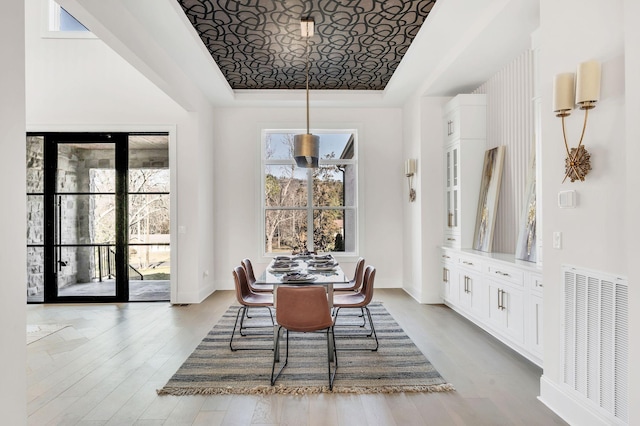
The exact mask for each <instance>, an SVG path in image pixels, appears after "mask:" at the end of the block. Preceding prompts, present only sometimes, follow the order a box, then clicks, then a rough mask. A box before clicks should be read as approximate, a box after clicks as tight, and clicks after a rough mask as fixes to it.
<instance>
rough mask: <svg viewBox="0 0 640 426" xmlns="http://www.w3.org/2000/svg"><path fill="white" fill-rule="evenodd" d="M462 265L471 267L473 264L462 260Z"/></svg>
mask: <svg viewBox="0 0 640 426" xmlns="http://www.w3.org/2000/svg"><path fill="white" fill-rule="evenodd" d="M462 263H464V264H465V265H469V266H473V262H467V261H466V260H463V261H462Z"/></svg>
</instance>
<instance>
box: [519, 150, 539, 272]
mask: <svg viewBox="0 0 640 426" xmlns="http://www.w3.org/2000/svg"><path fill="white" fill-rule="evenodd" d="M516 259H521V260H526V261H528V262H536V261H537V251H536V161H535V153H532V155H531V163H530V165H529V174H528V176H527V187H526V192H525V203H524V206H523V209H522V214H521V215H520V233H519V234H518V242H517V243H516Z"/></svg>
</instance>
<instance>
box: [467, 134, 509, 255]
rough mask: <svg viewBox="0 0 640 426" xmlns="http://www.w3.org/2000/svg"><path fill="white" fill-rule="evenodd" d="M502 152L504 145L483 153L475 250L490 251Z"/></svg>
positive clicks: (496, 208)
mask: <svg viewBox="0 0 640 426" xmlns="http://www.w3.org/2000/svg"><path fill="white" fill-rule="evenodd" d="M504 154H505V146H498V147H496V148H492V149H489V150H487V151H486V152H485V154H484V165H483V166H482V182H481V183H480V196H479V197H478V211H477V213H476V228H475V232H474V234H473V248H474V249H475V250H480V251H486V252H491V248H492V245H493V230H494V228H495V222H496V212H497V210H498V197H499V195H500V184H501V183H502V167H503V165H504Z"/></svg>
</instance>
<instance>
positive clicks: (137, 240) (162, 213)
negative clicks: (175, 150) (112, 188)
mask: <svg viewBox="0 0 640 426" xmlns="http://www.w3.org/2000/svg"><path fill="white" fill-rule="evenodd" d="M128 169H129V171H128V235H127V236H128V242H129V249H128V254H129V266H128V276H129V300H132V301H161V300H169V299H170V294H171V293H170V289H171V285H170V279H171V245H170V240H171V235H170V230H171V217H170V213H171V209H170V173H169V137H168V135H166V134H165V135H163V134H158V135H149V134H146V135H130V136H129V167H128Z"/></svg>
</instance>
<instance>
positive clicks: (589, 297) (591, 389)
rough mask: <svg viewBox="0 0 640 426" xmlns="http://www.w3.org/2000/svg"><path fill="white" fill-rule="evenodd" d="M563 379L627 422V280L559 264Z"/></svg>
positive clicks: (579, 392) (602, 407)
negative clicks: (562, 281) (562, 325)
mask: <svg viewBox="0 0 640 426" xmlns="http://www.w3.org/2000/svg"><path fill="white" fill-rule="evenodd" d="M562 273H563V275H564V286H563V287H564V288H563V293H564V353H563V356H564V363H563V364H564V372H563V374H564V383H565V384H566V385H567V386H569V387H570V388H571V389H573V390H574V391H576V392H577V393H578V394H579V395H580V396H581V397H583V398H586V399H588V400H589V401H591V404H596V405H597V406H598V407H600V410H604V412H606V413H608V414H609V415H611V416H613V417H614V418H616V419H618V420H619V421H622V422H624V423H628V417H627V415H628V400H627V391H628V382H627V378H628V374H627V373H628V356H629V345H628V342H629V341H628V317H629V315H628V292H627V280H626V279H624V278H617V277H614V276H612V275H610V274H606V273H602V272H595V271H588V270H584V269H579V268H575V267H572V266H563V268H562Z"/></svg>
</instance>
